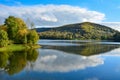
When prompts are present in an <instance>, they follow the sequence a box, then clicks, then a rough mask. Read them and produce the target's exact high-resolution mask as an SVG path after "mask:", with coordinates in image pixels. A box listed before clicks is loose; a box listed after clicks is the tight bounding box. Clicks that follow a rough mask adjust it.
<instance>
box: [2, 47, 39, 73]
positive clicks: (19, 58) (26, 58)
mask: <svg viewBox="0 0 120 80" xmlns="http://www.w3.org/2000/svg"><path fill="white" fill-rule="evenodd" d="M37 57H38V52H37V51H36V50H32V49H31V50H26V51H17V52H11V53H10V52H9V53H4V52H3V53H0V69H1V70H4V71H6V72H7V73H8V74H9V75H13V74H16V73H19V72H20V71H22V70H23V69H24V68H25V66H26V65H27V63H28V62H34V61H35V60H36V59H37Z"/></svg>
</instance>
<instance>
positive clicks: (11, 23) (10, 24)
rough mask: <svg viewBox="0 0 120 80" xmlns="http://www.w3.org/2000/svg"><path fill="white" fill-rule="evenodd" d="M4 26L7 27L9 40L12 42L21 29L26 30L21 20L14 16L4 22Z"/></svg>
mask: <svg viewBox="0 0 120 80" xmlns="http://www.w3.org/2000/svg"><path fill="white" fill-rule="evenodd" d="M5 25H6V26H7V33H8V37H9V39H10V40H13V41H14V42H15V40H16V35H17V34H16V33H17V32H18V31H19V30H21V29H27V26H26V24H25V22H24V21H23V20H22V19H20V18H16V17H14V16H9V17H8V18H7V19H6V20H5Z"/></svg>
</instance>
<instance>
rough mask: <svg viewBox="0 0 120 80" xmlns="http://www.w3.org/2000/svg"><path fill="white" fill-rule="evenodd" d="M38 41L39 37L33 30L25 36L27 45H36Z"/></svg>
mask: <svg viewBox="0 0 120 80" xmlns="http://www.w3.org/2000/svg"><path fill="white" fill-rule="evenodd" d="M38 39H39V36H38V34H37V32H36V31H35V30H30V31H29V32H28V35H27V42H28V43H29V44H36V43H37V41H38Z"/></svg>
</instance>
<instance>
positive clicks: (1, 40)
mask: <svg viewBox="0 0 120 80" xmlns="http://www.w3.org/2000/svg"><path fill="white" fill-rule="evenodd" d="M8 42H9V41H8V34H7V32H6V31H4V30H0V47H5V46H7V45H8Z"/></svg>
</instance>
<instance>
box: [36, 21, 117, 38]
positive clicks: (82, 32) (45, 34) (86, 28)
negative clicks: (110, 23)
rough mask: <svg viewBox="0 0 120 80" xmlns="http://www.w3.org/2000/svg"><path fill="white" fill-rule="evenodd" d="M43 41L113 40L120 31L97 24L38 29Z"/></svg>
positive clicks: (89, 23) (77, 24) (88, 23)
mask: <svg viewBox="0 0 120 80" xmlns="http://www.w3.org/2000/svg"><path fill="white" fill-rule="evenodd" d="M36 30H37V31H38V32H39V35H40V38H42V39H95V40H107V39H112V38H113V36H114V35H115V34H116V33H118V31H116V30H114V29H112V28H110V27H107V26H104V25H100V24H96V23H91V22H83V23H76V24H69V25H64V26H60V27H55V28H37V29H36Z"/></svg>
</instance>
